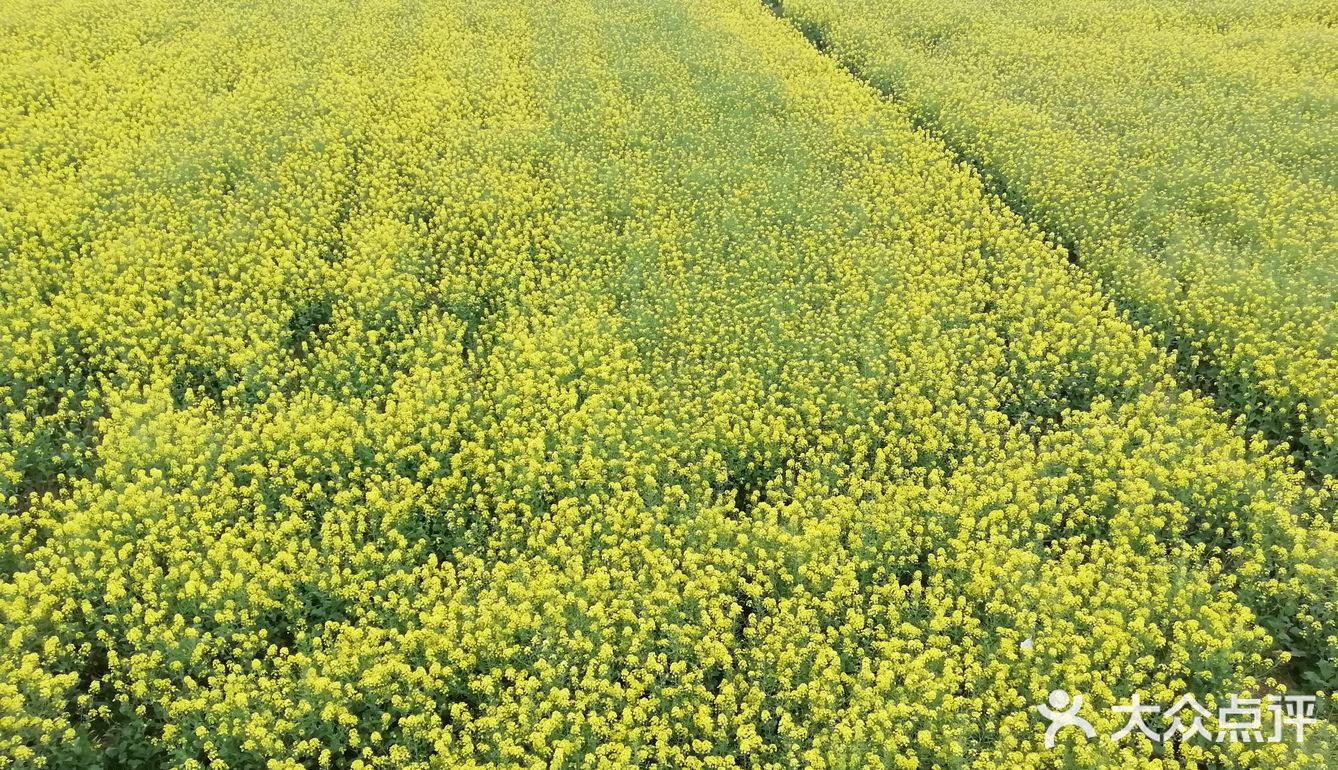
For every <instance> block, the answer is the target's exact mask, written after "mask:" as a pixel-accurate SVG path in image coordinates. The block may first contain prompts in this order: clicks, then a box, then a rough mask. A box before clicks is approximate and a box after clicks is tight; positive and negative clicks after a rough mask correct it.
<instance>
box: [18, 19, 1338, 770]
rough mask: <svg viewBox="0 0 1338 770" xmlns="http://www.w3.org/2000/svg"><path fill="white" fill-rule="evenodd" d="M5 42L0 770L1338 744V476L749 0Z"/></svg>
mask: <svg viewBox="0 0 1338 770" xmlns="http://www.w3.org/2000/svg"><path fill="white" fill-rule="evenodd" d="M0 71H2V72H3V73H4V75H5V77H4V78H3V79H0V84H3V85H0V269H3V271H4V276H5V278H6V280H5V281H4V282H3V283H0V293H3V302H0V361H2V362H3V368H0V376H2V377H3V380H2V381H0V397H3V399H4V401H3V411H0V534H3V540H2V541H0V549H3V550H0V631H3V633H2V634H0V767H3V768H10V767H12V768H56V769H60V768H83V767H114V768H122V767H140V768H182V769H183V770H186V769H191V770H198V769H200V768H219V769H223V768H237V769H240V768H267V769H269V770H297V769H299V768H357V769H358V770H370V769H371V768H396V769H404V770H426V769H428V768H457V767H459V768H485V767H486V768H493V767H525V768H630V767H656V768H735V767H746V768H768V769H770V768H790V767H803V768H902V769H905V770H910V769H912V768H966V767H972V768H995V767H1009V768H1013V767H1016V768H1038V769H1039V768H1053V767H1075V768H1088V767H1092V768H1095V767H1121V768H1126V767H1127V768H1146V769H1147V770H1153V769H1154V768H1155V769H1157V770H1167V769H1168V768H1200V767H1232V768H1246V767H1250V768H1279V767H1283V768H1297V769H1298V770H1299V769H1300V768H1311V767H1330V766H1333V765H1334V763H1335V762H1338V731H1335V724H1334V722H1333V721H1332V717H1331V716H1329V712H1328V711H1327V709H1328V706H1329V704H1328V699H1327V693H1328V691H1329V690H1330V689H1331V688H1332V687H1333V686H1334V685H1335V684H1338V676H1336V675H1335V669H1334V665H1335V654H1336V653H1338V600H1336V599H1335V595H1336V593H1338V557H1336V556H1335V554H1338V535H1336V534H1335V532H1334V530H1333V526H1332V512H1333V509H1334V488H1333V487H1332V485H1324V484H1315V483H1313V482H1312V480H1310V479H1308V478H1307V476H1306V475H1305V474H1304V473H1303V472H1301V471H1300V470H1297V469H1295V468H1294V467H1293V465H1292V464H1291V462H1290V458H1288V457H1287V456H1285V455H1284V454H1283V453H1282V452H1281V451H1280V450H1279V449H1277V448H1276V447H1273V446H1271V445H1270V444H1269V443H1268V442H1267V441H1266V440H1264V439H1263V438H1260V437H1259V436H1258V434H1257V433H1256V432H1255V431H1254V430H1253V429H1252V428H1251V426H1249V425H1248V424H1246V423H1245V421H1243V420H1233V419H1231V418H1229V417H1228V416H1224V413H1223V412H1221V411H1219V410H1218V409H1217V407H1216V405H1215V404H1213V403H1211V402H1209V401H1207V400H1206V399H1205V398H1203V397H1202V396H1199V395H1196V394H1195V393H1194V392H1193V391H1192V390H1190V389H1188V388H1187V387H1186V385H1185V383H1184V382H1183V381H1182V380H1181V379H1179V376H1180V375H1179V374H1178V372H1179V370H1178V369H1177V365H1176V361H1175V360H1174V357H1173V356H1171V355H1170V354H1168V353H1167V352H1165V351H1164V350H1163V349H1162V348H1160V347H1159V346H1158V345H1157V341H1156V339H1155V338H1154V337H1153V336H1151V335H1150V334H1149V333H1148V332H1146V331H1143V330H1141V329H1140V328H1138V327H1136V326H1135V325H1133V324H1132V323H1131V322H1130V321H1129V319H1128V318H1127V317H1126V316H1124V315H1121V314H1120V313H1119V312H1117V311H1116V309H1115V308H1114V307H1113V306H1112V303H1111V301H1110V300H1109V299H1108V298H1107V297H1106V296H1105V295H1103V294H1102V292H1101V289H1100V286H1099V285H1098V284H1097V282H1096V281H1095V280H1094V279H1093V278H1091V277H1089V276H1088V275H1086V274H1085V273H1083V272H1081V271H1080V270H1079V269H1077V268H1076V267H1075V266H1073V265H1072V264H1070V263H1069V262H1068V261H1067V260H1066V259H1065V255H1064V254H1063V252H1062V251H1061V250H1060V249H1058V248H1057V247H1055V246H1054V245H1052V244H1050V243H1048V242H1047V241H1046V239H1045V238H1044V237H1043V236H1042V234H1041V233H1040V232H1039V231H1038V230H1037V228H1036V227H1035V226H1034V225H1031V224H1029V223H1027V222H1026V221H1024V220H1023V219H1021V218H1019V217H1018V216H1017V215H1016V214H1014V213H1012V212H1011V211H1009V210H1008V209H1007V208H1006V206H1005V205H1004V204H1003V202H1001V201H1000V200H999V199H997V198H995V197H993V196H992V195H990V194H989V193H988V192H987V191H986V188H985V186H984V184H983V182H982V180H981V179H980V178H979V177H978V176H977V175H976V174H975V173H973V172H972V171H971V170H969V169H968V168H966V167H964V166H962V165H961V164H960V163H957V162H954V160H953V159H952V157H951V156H950V154H949V152H948V150H947V149H946V147H945V146H944V145H942V144H941V143H939V142H938V141H937V140H935V139H934V138H932V137H931V136H929V135H927V134H925V133H923V132H921V131H918V130H916V129H915V128H913V126H912V123H911V119H910V116H909V115H908V114H907V112H906V111H905V110H904V109H902V108H901V107H898V106H897V105H895V104H893V103H891V102H889V101H887V100H885V99H883V98H881V97H880V96H879V94H877V93H876V92H874V91H873V90H872V89H871V88H869V87H867V86H865V85H861V84H860V83H859V82H858V81H856V80H855V79H853V78H851V77H850V76H849V74H848V73H846V72H845V71H843V70H842V69H841V68H840V67H839V66H837V65H836V64H835V63H834V62H832V61H831V60H830V59H828V58H826V57H824V56H823V55H822V54H821V53H820V52H818V51H817V50H815V49H814V48H812V47H811V46H810V45H809V44H808V42H807V41H806V40H805V39H804V38H803V37H802V36H801V35H800V34H799V33H798V32H796V31H795V30H793V29H791V28H789V27H788V26H787V25H785V24H784V23H782V22H780V21H779V20H777V19H776V18H774V17H773V16H772V15H771V14H770V13H768V11H767V10H766V9H764V8H763V7H762V6H761V5H759V4H757V3H755V2H753V1H752V0H674V2H663V0H557V1H556V2H554V1H553V0H548V1H546V2H537V0H470V1H469V2H466V1H465V0H417V1H414V0H366V2H362V3H358V4H351V3H342V2H334V1H333V0H314V1H313V2H311V3H304V4H294V3H283V2H269V1H267V0H260V1H258V2H257V1H255V0H248V1H246V2H242V1H241V0H204V1H203V2H200V3H196V4H190V5H189V6H188V7H187V6H179V5H178V4H173V3H167V2H164V1H163V0H128V1H126V0H122V1H120V2H110V1H109V0H54V2H51V1H48V0H43V1H42V2H37V0H17V1H16V2H11V3H10V4H8V5H6V6H5V8H4V10H2V11H0ZM1056 688H1064V689H1066V690H1067V691H1068V692H1075V693H1077V692H1081V693H1083V694H1085V697H1086V698H1087V699H1088V702H1089V703H1092V704H1097V705H1099V706H1100V707H1101V709H1102V711H1101V712H1093V713H1090V714H1089V715H1088V718H1089V719H1091V721H1092V722H1093V724H1094V725H1095V726H1096V727H1098V728H1099V729H1100V730H1101V731H1102V732H1103V733H1106V734H1109V733H1111V732H1114V731H1116V730H1118V729H1119V728H1120V727H1121V725H1122V724H1123V722H1122V721H1121V720H1119V719H1118V718H1117V716H1118V715H1117V714H1113V713H1111V712H1110V709H1109V707H1110V706H1112V705H1114V704H1117V703H1127V702H1129V701H1130V699H1131V696H1133V695H1134V694H1135V693H1141V694H1142V696H1143V697H1144V699H1145V700H1146V701H1149V702H1160V703H1167V704H1169V703H1171V702H1172V701H1174V700H1175V699H1176V698H1177V697H1179V696H1181V695H1182V694H1187V693H1188V694H1193V695H1194V696H1196V697H1197V698H1198V699H1199V701H1201V702H1203V703H1204V704H1205V705H1207V706H1208V707H1210V708H1216V707H1217V706H1218V705H1219V704H1220V703H1221V702H1222V701H1223V700H1224V699H1226V698H1228V697H1230V696H1233V695H1235V696H1241V697H1245V696H1256V697H1260V696H1265V695H1267V696H1270V697H1275V696H1283V695H1285V694H1288V693H1322V695H1321V696H1320V701H1321V703H1320V713H1321V716H1322V717H1323V719H1321V721H1320V723H1319V724H1318V725H1316V726H1314V727H1312V729H1311V730H1310V731H1309V733H1308V735H1307V736H1306V739H1305V741H1304V742H1295V741H1291V742H1277V743H1262V744H1258V745H1245V744H1220V745H1219V744H1213V743H1206V742H1199V743H1192V742H1188V741H1184V742H1171V741H1168V742H1166V743H1165V744H1162V743H1155V742H1150V741H1146V740H1142V739H1136V740H1128V741H1124V742H1120V743H1114V742H1109V741H1104V742H1103V741H1091V742H1084V741H1082V740H1080V739H1077V740H1075V739H1074V738H1073V736H1072V735H1064V736H1061V739H1060V740H1059V741H1058V743H1057V744H1056V745H1055V746H1054V747H1053V748H1047V747H1046V745H1045V741H1046V724H1045V722H1044V721H1043V720H1041V719H1039V718H1038V717H1037V714H1036V711H1035V709H1034V707H1035V706H1036V705H1037V704H1041V703H1043V702H1045V699H1046V697H1047V695H1048V694H1049V693H1051V691H1052V690H1055V689H1056Z"/></svg>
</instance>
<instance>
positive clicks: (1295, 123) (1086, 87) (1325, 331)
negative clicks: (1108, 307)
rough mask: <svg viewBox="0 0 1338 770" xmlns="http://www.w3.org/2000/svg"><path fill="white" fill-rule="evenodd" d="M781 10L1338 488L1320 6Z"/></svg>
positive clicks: (1331, 12) (1334, 17)
mask: <svg viewBox="0 0 1338 770" xmlns="http://www.w3.org/2000/svg"><path fill="white" fill-rule="evenodd" d="M779 8H780V12H781V13H782V14H783V15H784V16H786V17H788V18H790V19H792V20H793V21H794V22H795V24H796V25H797V26H798V27H800V28H801V29H803V30H804V31H805V32H806V33H807V34H808V35H809V36H810V37H811V38H813V39H814V40H817V41H819V42H820V43H821V44H822V45H823V46H824V47H825V48H827V49H828V50H829V51H830V52H831V53H832V54H833V55H834V56H836V57H837V58H838V59H840V60H842V61H843V62H845V63H846V64H847V66H850V67H851V68H852V69H854V70H855V71H857V72H858V73H859V74H860V75H861V77H864V78H867V79H868V80H869V81H870V82H872V83H873V84H875V85H876V86H877V87H878V88H879V89H881V90H884V91H885V92H888V93H892V94H895V96H896V97H897V98H898V99H899V100H903V101H904V102H905V103H907V104H908V105H909V107H910V109H911V110H912V112H913V114H914V115H915V116H916V117H917V119H918V121H920V122H922V123H924V124H926V125H929V126H932V127H933V129H934V131H935V132H936V133H937V134H939V135H941V136H942V137H944V139H945V140H946V141H947V142H948V143H949V145H950V146H952V147H953V148H954V150H955V151H956V152H958V153H960V154H961V155H962V156H964V157H965V158H967V159H969V160H970V161H971V162H972V164H973V165H974V166H975V167H977V168H978V169H979V170H981V171H982V172H983V173H984V174H985V175H986V176H987V177H988V178H989V179H990V180H991V181H992V182H994V183H996V184H997V185H998V186H1000V187H1001V188H1002V189H1004V190H1006V191H1007V194H1008V197H1009V199H1010V202H1011V203H1013V204H1014V206H1015V207H1016V209H1017V210H1018V211H1020V212H1023V213H1024V214H1025V215H1026V216H1027V217H1028V218H1029V219H1030V220H1031V221H1034V222H1036V223H1038V224H1039V225H1041V226H1042V227H1043V228H1045V229H1046V230H1047V231H1049V232H1051V233H1053V234H1054V235H1055V236H1056V237H1057V238H1058V239H1059V240H1060V241H1061V242H1062V243H1064V244H1066V245H1067V247H1068V248H1070V249H1071V250H1072V251H1073V252H1074V253H1075V254H1076V256H1077V258H1078V260H1079V261H1080V262H1081V264H1082V265H1083V266H1084V267H1086V268H1088V269H1089V270H1091V271H1093V273H1095V274H1096V275H1097V276H1098V277H1099V278H1100V279H1101V281H1102V284H1103V286H1104V287H1105V288H1106V289H1107V291H1108V292H1109V293H1110V294H1112V295H1113V297H1114V298H1115V299H1116V300H1117V302H1118V304H1119V306H1120V307H1121V308H1123V309H1126V310H1128V311H1129V313H1130V314H1131V317H1132V318H1133V319H1134V320H1136V321H1138V322H1140V323H1143V324H1145V325H1147V326H1148V327H1149V328H1151V329H1155V330H1157V331H1158V332H1159V335H1158V336H1159V338H1160V340H1161V342H1162V343H1163V344H1164V345H1165V346H1166V347H1168V348H1170V349H1171V350H1173V351H1174V352H1175V353H1176V355H1177V357H1178V358H1179V360H1180V363H1181V366H1182V368H1183V369H1184V370H1185V371H1187V372H1188V373H1189V379H1190V380H1191V382H1192V384H1194V385H1196V386H1199V387H1201V389H1203V390H1206V391H1209V392H1211V393H1212V394H1214V395H1215V396H1216V397H1217V398H1218V399H1219V400H1220V401H1221V402H1222V404H1223V405H1225V406H1226V407H1228V408H1230V409H1231V410H1233V411H1235V412H1237V413H1240V414H1242V415H1244V416H1245V418H1246V420H1247V421H1248V423H1249V424H1250V426H1251V427H1252V428H1253V429H1255V430H1257V431H1259V432H1261V433H1262V434H1263V435H1266V436H1268V437H1269V438H1271V439H1273V440H1277V441H1282V442H1287V443H1289V444H1290V445H1291V446H1292V448H1293V449H1294V450H1295V453H1296V456H1297V458H1298V459H1299V460H1300V461H1301V462H1302V463H1304V464H1305V465H1306V466H1307V467H1308V468H1309V469H1310V472H1311V474H1312V476H1314V477H1316V478H1332V477H1333V476H1334V475H1335V474H1338V355H1336V354H1338V306H1336V305H1335V304H1334V302H1335V299H1338V175H1336V174H1335V168H1336V167H1335V164H1334V160H1333V159H1334V155H1335V152H1336V151H1338V144H1335V137H1338V120H1335V115H1336V114H1338V112H1336V111H1335V105H1336V104H1338V31H1336V30H1335V29H1334V25H1335V22H1338V5H1335V4H1334V3H1333V2H1332V1H1331V0H1207V1H1206V2H1205V1H1204V0H1134V1H1133V2H1129V1H1128V0H1118V1H1117V0H1080V1H1079V2H1072V1H1071V0H1062V1H1061V0H1003V1H1002V2H990V3H979V2H972V1H971V0H942V1H940V0H935V2H914V1H912V0H869V1H868V2H865V1H864V0H860V1H859V2H856V1H855V0H784V2H783V3H780V4H779Z"/></svg>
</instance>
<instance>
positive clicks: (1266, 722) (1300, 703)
mask: <svg viewBox="0 0 1338 770" xmlns="http://www.w3.org/2000/svg"><path fill="white" fill-rule="evenodd" d="M1317 702H1318V697H1317V696H1315V695H1283V696H1275V695H1269V696H1267V697H1265V698H1241V697H1238V696H1235V695H1233V696H1231V697H1230V698H1229V699H1228V705H1225V706H1222V707H1220V708H1219V709H1217V713H1216V714H1215V715H1214V714H1213V712H1211V711H1209V710H1208V709H1207V708H1206V707H1204V705H1203V704H1202V703H1199V701H1198V699H1196V698H1195V697H1194V696H1193V695H1190V694H1187V695H1182V696H1180V697H1179V698H1178V699H1176V701H1175V702H1174V703H1172V704H1171V705H1170V707H1168V708H1166V709H1165V710H1163V709H1162V707H1161V706H1159V705H1154V704H1144V703H1143V700H1142V696H1140V695H1139V694H1138V693H1135V694H1134V695H1133V696H1132V698H1131V700H1130V701H1129V703H1127V704H1124V705H1116V706H1113V707H1111V709H1110V710H1111V713H1113V714H1121V715H1124V716H1123V718H1124V720H1125V722H1124V726H1123V727H1121V728H1120V729H1119V730H1116V731H1115V732H1113V733H1111V734H1110V735H1109V736H1108V738H1109V740H1111V741H1113V742H1115V743H1119V742H1120V741H1123V740H1125V739H1126V738H1128V737H1129V736H1131V735H1133V734H1134V733H1139V734H1141V735H1142V736H1143V737H1144V738H1147V739H1148V740H1150V741H1168V740H1172V739H1174V738H1176V737H1177V736H1178V737H1179V739H1180V740H1182V741H1195V740H1203V741H1208V742H1214V743H1281V742H1282V741H1283V740H1287V739H1291V740H1294V741H1295V742H1297V743H1301V742H1302V741H1304V740H1305V729H1306V728H1307V727H1309V726H1311V725H1314V724H1317V723H1318V722H1319V720H1318V719H1316V718H1315V706H1316V703H1317ZM1035 708H1036V711H1037V712H1038V713H1040V715H1041V716H1042V717H1043V718H1044V719H1045V720H1046V721H1047V722H1049V727H1047V728H1046V730H1045V747H1046V748H1047V749H1052V748H1054V747H1055V741H1056V738H1057V737H1058V735H1059V732H1060V731H1061V730H1064V729H1065V728H1074V729H1076V730H1078V731H1080V732H1081V733H1082V734H1083V735H1084V736H1085V737H1086V738H1087V739H1089V740H1090V739H1092V738H1095V737H1096V735H1097V734H1096V729H1095V728H1093V727H1092V723H1091V722H1089V721H1087V720H1086V719H1085V718H1083V717H1082V716H1081V712H1082V709H1083V696H1082V695H1070V694H1069V693H1068V691H1066V690H1053V691H1052V692H1051V693H1050V695H1049V697H1047V698H1046V702H1045V703H1042V704H1040V705H1038V706H1036V707H1035ZM1266 714H1267V717H1265V715H1266ZM1149 720H1152V721H1153V722H1154V723H1159V724H1160V725H1161V727H1160V729H1158V728H1157V727H1154V726H1153V724H1151V723H1150V721H1149ZM1205 720H1207V722H1208V723H1210V724H1211V723H1215V725H1216V729H1215V730H1210V729H1208V727H1207V726H1205Z"/></svg>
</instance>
